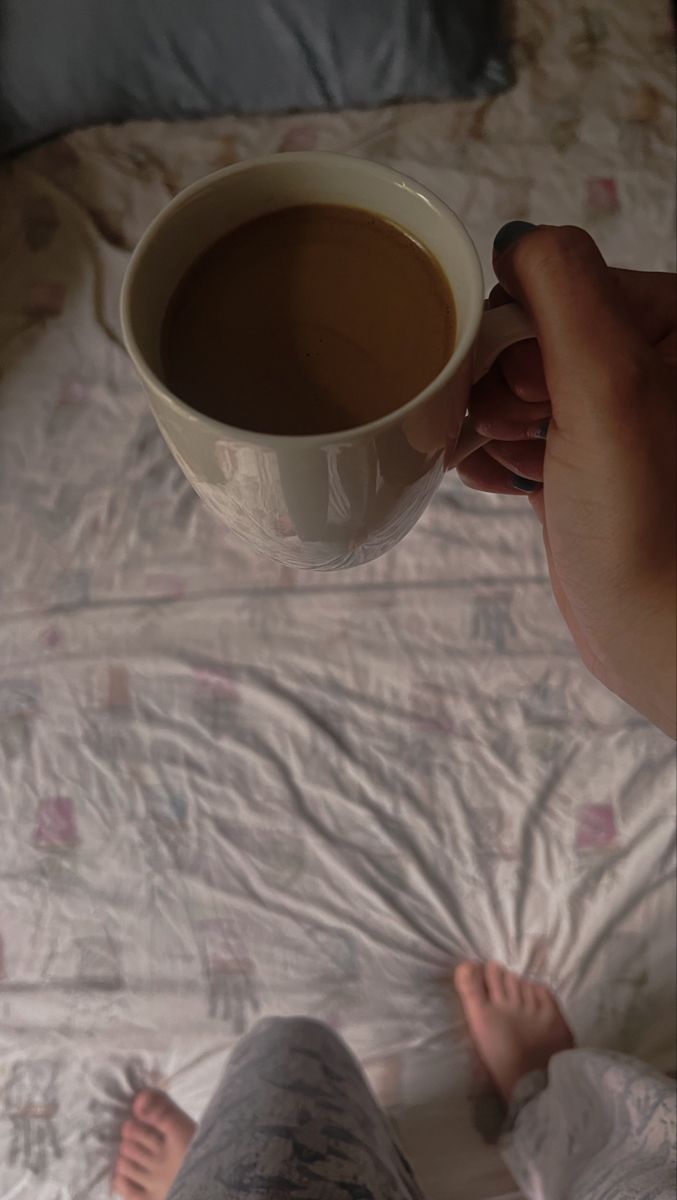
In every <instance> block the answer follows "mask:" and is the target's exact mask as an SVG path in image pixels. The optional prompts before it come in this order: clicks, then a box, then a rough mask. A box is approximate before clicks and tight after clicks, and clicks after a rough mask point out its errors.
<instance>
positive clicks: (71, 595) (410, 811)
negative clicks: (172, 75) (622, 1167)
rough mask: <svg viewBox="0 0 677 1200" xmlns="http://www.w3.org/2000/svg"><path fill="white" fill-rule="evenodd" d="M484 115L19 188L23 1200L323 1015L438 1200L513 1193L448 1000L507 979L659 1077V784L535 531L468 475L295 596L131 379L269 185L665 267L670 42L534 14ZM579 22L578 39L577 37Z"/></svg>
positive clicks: (33, 178)
mask: <svg viewBox="0 0 677 1200" xmlns="http://www.w3.org/2000/svg"><path fill="white" fill-rule="evenodd" d="M518 7H519V8H520V14H521V15H520V16H519V21H518V27H517V30H516V39H515V53H516V60H517V67H518V70H519V76H520V82H519V84H518V86H517V87H516V88H515V90H514V91H513V92H512V93H510V94H507V95H504V96H501V97H499V98H495V99H492V100H489V101H483V102H473V103H470V104H464V105H459V104H454V103H450V104H439V105H415V106H404V107H399V108H391V109H385V110H381V111H378V112H373V113H342V114H338V115H332V116H316V117H310V118H309V117H308V116H303V117H300V116H298V117H293V116H292V117H287V118H276V119H270V118H265V119H264V118H259V119H251V120H250V119H247V120H236V119H227V118H224V119H218V120H209V121H204V122H199V123H198V122H196V123H190V124H182V125H175V126H167V125H164V124H130V125H128V126H124V127H119V128H110V127H103V128H97V129H92V130H89V131H87V132H83V133H75V134H72V135H70V136H68V137H64V138H62V139H60V140H58V141H55V142H52V143H49V144H46V145H44V146H43V147H40V148H38V149H36V150H34V151H32V152H31V153H29V154H27V155H25V156H23V157H21V158H19V159H17V160H15V161H14V162H13V163H10V164H7V165H6V166H5V167H4V168H3V169H2V173H1V175H0V264H1V271H0V805H1V813H2V838H1V839H0V976H1V980H0V1196H2V1197H4V1198H7V1200H8V1198H9V1197H11V1198H12V1200H84V1198H87V1200H100V1198H102V1197H104V1196H106V1195H108V1188H109V1182H108V1180H109V1175H110V1168H111V1164H112V1161H113V1156H114V1149H115V1139H116V1136H117V1130H118V1128H119V1123H120V1121H121V1119H122V1117H123V1115H124V1112H125V1107H126V1105H127V1104H128V1102H129V1098H130V1097H131V1095H132V1092H133V1090H134V1089H135V1088H137V1087H138V1086H140V1085H141V1084H142V1083H143V1082H147V1081H155V1082H158V1083H160V1084H162V1085H163V1086H166V1087H167V1088H168V1089H169V1090H170V1092H171V1094H172V1095H173V1096H174V1097H175V1098H176V1099H177V1101H178V1102H179V1103H182V1104H184V1105H185V1106H186V1107H187V1108H188V1110H189V1111H190V1112H191V1113H192V1114H194V1115H196V1116H197V1115H198V1114H199V1113H200V1112H201V1110H202V1109H203V1107H204V1106H205V1104H206V1102H207V1100H208V1098H209V1096H210V1093H211V1091H212V1089H213V1088H214V1086H215V1083H216V1080H217V1077H218V1074H219V1071H220V1068H221V1066H222V1064H223V1062H224V1061H225V1058H226V1056H227V1054H228V1051H229V1049H230V1047H231V1046H232V1045H233V1043H234V1041H235V1040H236V1039H237V1038H238V1036H239V1035H240V1034H241V1033H242V1032H243V1031H244V1030H246V1029H247V1028H249V1027H250V1026H251V1024H252V1023H253V1022H254V1021H255V1020H256V1019H257V1017H259V1016H261V1015H266V1014H272V1013H282V1014H291V1013H311V1014H314V1015H316V1016H319V1017H322V1018H324V1019H325V1020H327V1021H329V1022H330V1023H331V1024H332V1026H333V1027H334V1028H336V1029H338V1030H340V1031H341V1032H342V1033H343V1034H344V1036H345V1037H346V1038H347V1039H348V1040H349V1042H350V1043H351V1045H352V1046H353V1047H354V1049H355V1050H356V1051H357V1053H358V1054H359V1055H360V1056H361V1057H362V1059H363V1061H364V1062H365V1064H366V1066H367V1069H368V1072H369V1075H370V1078H371V1079H372V1082H373V1084H374V1086H375V1087H376V1089H377V1091H378V1094H379V1095H380V1096H381V1097H382V1099H383V1100H384V1102H385V1103H386V1104H387V1105H388V1107H389V1108H390V1110H391V1112H392V1113H393V1116H394V1118H395V1120H396V1122H397V1124H398V1127H399V1129H400V1132H401V1135H402V1138H403V1140H404V1143H405V1147H406V1149H407V1151H408V1152H409V1153H410V1155H411V1157H412V1160H413V1162H414V1164H415V1166H416V1168H417V1171H418V1173H419V1176H420V1179H421V1182H422V1185H423V1186H424V1188H425V1189H426V1191H427V1194H428V1195H429V1196H430V1197H431V1200H453V1198H454V1197H457V1198H458V1197H462V1198H463V1200H472V1198H473V1197H480V1196H484V1197H487V1196H492V1197H498V1196H504V1197H505V1196H507V1195H508V1194H511V1195H512V1194H513V1191H514V1185H512V1184H511V1181H510V1179H509V1177H508V1176H507V1175H506V1173H505V1172H504V1170H503V1169H502V1167H501V1166H500V1163H499V1160H498V1156H497V1154H496V1152H495V1150H494V1149H493V1148H492V1147H491V1146H490V1145H488V1144H486V1142H485V1139H486V1138H489V1139H490V1138H491V1134H492V1131H494V1132H495V1128H496V1113H495V1111H494V1109H493V1107H492V1103H491V1100H490V1097H489V1096H488V1094H487V1091H486V1087H485V1085H484V1083H483V1081H482V1080H481V1077H480V1076H479V1074H478V1073H477V1071H476V1069H475V1067H474V1066H473V1064H472V1060H471V1058H470V1056H469V1054H468V1050H467V1045H466V1041H465V1038H464V1034H463V1027H462V1021H461V1018H460V1014H459V1011H458V1008H457V1005H456V1003H455V1001H454V999H453V997H452V995H451V992H450V985H449V976H450V971H451V968H452V967H453V964H454V962H455V961H457V960H458V959H459V957H460V956H466V955H477V956H480V957H482V958H484V957H486V956H495V957H497V958H499V959H501V960H503V961H506V962H507V963H509V964H511V965H512V966H513V967H515V968H517V969H519V970H524V971H531V972H534V973H535V974H537V975H539V976H540V977H542V978H544V979H545V980H547V981H548V982H549V983H550V984H551V985H552V986H553V987H555V988H556V990H557V992H558V994H559V995H560V997H561V999H562V1003H563V1005H564V1006H565V1009H566V1012H567V1013H568V1014H569V1016H570V1019H571V1021H572V1023H573V1025H574V1027H575V1030H576V1033H577V1035H578V1036H579V1037H580V1038H581V1039H582V1040H583V1041H585V1042H588V1043H590V1044H593V1045H599V1046H612V1047H620V1048H623V1049H625V1050H628V1051H630V1052H632V1053H635V1054H637V1055H639V1056H642V1057H644V1058H646V1059H647V1060H649V1061H651V1062H652V1063H655V1064H657V1065H658V1066H661V1067H665V1068H669V1067H671V1066H673V1065H674V1045H673V1029H672V1015H671V1014H672V1001H673V993H674V980H673V967H672V954H671V940H672V933H673V920H674V890H673V887H674V884H673V880H674V845H673V815H672V806H673V793H674V777H673V750H672V746H671V744H670V743H669V742H668V741H667V739H666V738H664V737H663V736H662V735H661V734H660V733H657V732H656V731H654V730H652V729H651V728H649V727H648V726H647V725H646V723H645V722H644V721H642V720H641V719H639V718H638V717H637V716H635V715H634V714H633V713H632V712H631V711H629V710H628V709H627V708H626V707H625V706H624V705H623V704H622V703H621V702H620V701H617V700H616V699H615V698H613V697H612V696H610V695H608V694H607V693H606V692H605V691H604V689H603V688H602V687H601V686H599V685H598V684H596V683H595V682H594V681H593V680H592V679H591V678H590V677H588V675H587V674H586V672H585V671H584V669H583V668H582V667H581V666H580V664H579V663H578V661H577V659H576V657H575V655H574V653H573V652H572V648H571V644H570V641H569V638H568V636H567V633H566V630H565V628H564V626H563V624H562V621H561V619H560V617H559V615H558V613H557V611H556V609H555V606H554V603H553V601H552V599H551V596H550V591H549V588H548V583H547V578H546V568H545V563H544V556H543V551H542V547H541V539H540V533H539V529H538V526H537V524H536V522H535V521H534V519H533V518H532V515H531V511H530V509H529V506H528V504H527V503H526V502H525V501H522V500H520V499H514V500H513V499H507V500H506V499H504V498H494V497H490V496H483V495H479V494H475V493H472V492H470V491H467V490H465V489H464V488H463V486H462V485H461V483H460V481H459V480H458V479H456V478H454V477H448V478H447V480H446V482H445V485H444V487H443V488H442V489H441V491H440V492H439V494H438V495H437V497H436V499H435V501H434V503H433V504H432V506H431V508H430V509H429V511H428V512H427V513H426V514H425V516H424V517H423V519H422V520H421V522H420V524H419V525H418V526H417V528H416V529H415V530H414V531H413V532H412V533H411V534H410V536H409V537H408V538H407V539H406V541H405V542H404V543H403V544H402V545H401V546H400V547H398V548H397V549H396V550H395V551H394V552H392V553H391V554H389V555H388V556H386V557H385V558H383V559H381V560H379V561H378V562H375V563H373V564H370V565H369V566H367V567H364V568H360V569H358V570H354V571H352V572H344V573H338V574H336V575H327V576H318V575H313V574H302V573H298V574H297V573H294V572H292V571H290V570H288V569H286V568H284V567H281V566H279V565H276V564H273V563H269V562H267V561H265V560H263V559H260V558H258V557H256V556H255V555H254V554H253V553H252V552H250V551H249V550H248V549H247V547H246V546H245V545H243V544H240V543H239V542H237V541H236V540H235V539H234V538H233V537H232V536H231V535H230V534H229V533H228V531H227V530H225V529H224V528H221V527H220V526H219V525H218V524H216V523H215V521H214V520H213V519H212V517H210V516H209V515H208V514H207V513H206V512H205V511H203V509H202V508H201V507H200V504H199V503H198V501H197V499H196V497H195V496H194V495H193V493H192V492H191V491H190V489H189V487H188V485H187V483H186V482H185V481H184V479H183V478H182V476H181V474H180V473H179V470H178V468H177V466H176V464H175V463H174V461H173V459H172V458H171V457H170V455H169V453H168V452H167V450H166V448H165V445H164V443H163V442H162V440H161V438H160V436H159V434H158V432H157V430H156V428H155V425H154V423H153V421H152V419H151V417H150V414H149V412H148V409H147V407H146V405H145V403H144V399H143V396H142V394H141V390H140V387H139V385H138V383H137V381H136V380H135V378H134V375H133V373H132V370H131V367H130V364H129V363H128V361H127V358H126V356H125V353H124V351H123V349H122V348H121V345H120V336H119V325H118V317H117V297H118V291H119V285H120V280H121V277H122V273H123V271H124V268H125V264H126V262H127V259H128V255H129V252H130V250H131V248H132V247H133V245H134V243H135V241H136V239H137V238H138V236H139V234H140V233H141V231H142V230H143V228H144V227H145V225H146V223H147V222H148V220H149V219H150V218H151V217H152V216H153V214H154V213H156V212H157V211H158V209H159V208H160V207H161V206H162V205H163V204H164V203H165V202H166V201H167V199H168V198H169V197H170V196H171V195H173V194H174V193H175V192H176V191H177V190H178V189H180V188H181V187H183V186H184V185H186V184H188V183H190V182H191V181H193V180H194V179H196V178H198V177H200V176H201V175H203V174H205V173H207V172H209V171H211V170H213V169H215V168H218V167H220V166H223V165H224V164H227V163H230V162H233V161H236V160H237V159H240V158H243V157H246V156H248V155H252V154H257V153H264V152H270V151H284V150H288V149H297V148H306V147H317V148H322V149H327V150H341V151H347V152H350V153H352V154H358V155H365V156H368V157H370V158H375V159H380V160H382V161H384V162H388V163H390V164H392V165H394V166H395V167H398V168H401V169H402V170H403V171H406V172H407V173H410V174H412V175H414V176H416V177H417V178H419V179H420V180H422V181H423V182H424V183H425V184H427V185H429V186H430V187H432V188H433V189H434V190H436V191H437V192H438V193H439V194H440V195H441V196H443V197H444V198H445V199H446V200H448V201H449V202H450V203H451V204H452V206H453V207H454V208H455V209H456V210H457V211H458V212H459V213H460V214H461V215H462V217H463V219H464V220H465V222H466V223H467V226H468V228H469V230H470V232H471V234H472V236H473V237H474V238H475V240H476V241H477V244H478V247H479V248H480V251H481V254H482V257H483V261H484V264H485V267H486V268H487V280H488V281H489V279H490V274H489V263H490V245H491V239H492V237H493V234H494V232H495V230H496V228H497V227H498V226H499V225H500V224H501V223H502V222H503V221H504V220H507V219H509V218H515V217H520V218H530V219H534V220H545V221H550V222H560V221H574V222H577V223H580V224H583V225H584V226H586V227H587V228H588V229H589V230H590V231H591V232H592V233H593V234H594V235H595V236H596V237H597V238H598V240H599V242H600V244H601V245H602V247H603V249H604V251H605V253H606V254H607V255H608V257H609V259H610V260H612V261H614V262H616V263H618V264H621V265H627V266H638V267H651V268H663V269H664V268H670V269H673V268H674V262H673V240H672V239H673V230H674V204H673V153H674V146H673V131H674V108H673V87H674V81H673V65H672V64H673V46H672V31H671V25H670V20H669V15H668V9H667V5H664V4H663V3H661V2H659V0H646V2H645V3H644V4H643V5H641V6H634V5H618V4H614V3H613V0H598V2H597V3H595V4H590V5H575V6H570V8H569V9H568V10H566V6H565V7H564V8H563V7H562V6H557V5H556V4H555V2H554V0H541V2H540V3H534V4H529V5H526V4H525V5H522V6H518ZM565 10H566V11H565Z"/></svg>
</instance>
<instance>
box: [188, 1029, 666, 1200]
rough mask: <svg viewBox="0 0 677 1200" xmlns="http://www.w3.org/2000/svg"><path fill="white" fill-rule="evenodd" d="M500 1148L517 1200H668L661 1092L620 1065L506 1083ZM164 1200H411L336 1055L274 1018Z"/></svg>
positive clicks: (244, 1046) (579, 1054)
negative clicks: (510, 1096)
mask: <svg viewBox="0 0 677 1200" xmlns="http://www.w3.org/2000/svg"><path fill="white" fill-rule="evenodd" d="M502 1150H503V1154H504V1158H505V1161H506V1162H507V1164H508V1166H509V1168H510V1170H511V1172H512V1174H513V1176H514V1178H515V1180H516V1182H517V1183H518V1185H519V1186H520V1188H521V1189H522V1191H523V1192H524V1195H525V1196H526V1197H528V1200H674V1197H675V1090H674V1086H673V1085H672V1083H671V1081H670V1080H668V1079H667V1078H665V1077H663V1076H661V1075H659V1074H657V1073H654V1072H653V1071H651V1070H649V1069H648V1068H647V1067H645V1066H643V1065H642V1064H640V1063H638V1062H635V1061H634V1060H633V1059H630V1058H626V1057H624V1056H621V1055H610V1054H603V1053H598V1052H596V1051H592V1050H566V1051H564V1052H563V1053H561V1054H558V1055H556V1056H555V1057H554V1058H553V1059H552V1061H551V1063H550V1065H549V1069H548V1076H547V1079H546V1076H545V1073H543V1072H537V1073H535V1074H533V1075H530V1076H528V1077H527V1078H526V1079H524V1080H522V1081H521V1083H520V1084H519V1085H518V1088H517V1094H516V1096H515V1101H514V1103H513V1106H512V1109H511V1113H510V1115H509V1119H508V1132H507V1133H506V1134H505V1135H504V1138H503V1142H502ZM449 1192H450V1195H452V1196H453V1195H454V1186H453V1179H450V1180H449ZM168 1200H423V1197H422V1193H421V1191H420V1189H419V1187H418V1185H417V1183H416V1180H415V1179H414V1176H413V1174H412V1171H411V1168H410V1167H409V1165H408V1163H407V1161H406V1159H405V1158H404V1157H403V1155H402V1153H401V1152H400V1150H399V1149H398V1147H397V1144H396V1142H395V1140H394V1136H393V1133H392V1130H391V1129H390V1126H389V1123H388V1119H387V1117H386V1116H385V1114H384V1112H383V1110H382V1109H381V1108H380V1106H379V1105H378V1103H377V1101H376V1100H375V1098H374V1096H373V1095H372V1093H371V1091H370V1089H369V1087H368V1085H367V1082H366V1080H365V1078H364V1076H363V1074H362V1071H361V1069H360V1067H359V1066H358V1064H357V1062H356V1061H355V1059H354V1058H353V1056H352V1055H351V1053H350V1051H349V1050H348V1048H347V1047H346V1046H345V1044H344V1043H343V1042H342V1041H341V1040H340V1039H339V1038H337V1037H336V1036H335V1034H333V1033H332V1032H331V1030H330V1029H329V1028H328V1027H327V1026H325V1025H322V1024H320V1022H318V1021H311V1020H306V1019H304V1018H292V1019H278V1018H276V1019H273V1020H266V1021H261V1022H260V1023H259V1024H258V1025H257V1026H256V1027H255V1029H253V1030H252V1032H251V1033H249V1034H248V1035H247V1036H246V1037H245V1038H243V1039H242V1041H241V1042H240V1043H239V1044H238V1045H237V1046H236V1047H235V1050H234V1052H233V1054H232V1056H231V1059H230V1061H229V1063H228V1066H227V1068H226V1072H225V1074H224V1076H223V1079H222V1080H221V1083H220V1084H219V1087H218V1089H217V1091H216V1094H215V1095H214V1097H213V1099H212V1101H211V1103H210V1105H209V1107H208V1109H207V1111H206V1113H205V1115H204V1117H203V1119H202V1121H201V1122H200V1124H199V1126H198V1129H197V1132H196V1134H195V1138H194V1140H193V1142H192V1143H191V1146H190V1149H189V1151H188V1154H187V1155H186V1158H185V1160H184V1163H183V1166H182V1168H181V1171H180V1172H179V1174H178V1176H177V1178H176V1180H175V1181H174V1186H173V1188H172V1190H171V1192H170V1194H169V1197H168Z"/></svg>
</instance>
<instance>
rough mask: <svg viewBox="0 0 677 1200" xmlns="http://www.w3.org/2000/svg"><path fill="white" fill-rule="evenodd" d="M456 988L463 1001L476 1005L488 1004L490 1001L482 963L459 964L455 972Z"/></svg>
mask: <svg viewBox="0 0 677 1200" xmlns="http://www.w3.org/2000/svg"><path fill="white" fill-rule="evenodd" d="M454 986H455V988H456V991H457V992H458V994H459V996H460V997H461V999H462V1000H470V1001H473V1002H474V1003H476V1004H486V1003H487V1001H488V996H487V989H486V986H485V983H484V971H483V969H482V967H481V965H480V963H476V962H462V963H459V965H458V966H457V968H456V970H455V971H454Z"/></svg>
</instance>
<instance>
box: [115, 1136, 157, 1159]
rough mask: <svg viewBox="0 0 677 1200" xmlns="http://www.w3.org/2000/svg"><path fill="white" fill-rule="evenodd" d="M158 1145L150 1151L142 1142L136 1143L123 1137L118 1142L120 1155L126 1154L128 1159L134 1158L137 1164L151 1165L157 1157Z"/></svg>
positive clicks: (133, 1139) (132, 1139)
mask: <svg viewBox="0 0 677 1200" xmlns="http://www.w3.org/2000/svg"><path fill="white" fill-rule="evenodd" d="M158 1149H159V1143H158V1145H157V1146H154V1147H153V1149H152V1150H151V1149H150V1148H149V1147H148V1146H144V1145H143V1143H142V1142H137V1141H136V1139H135V1138H130V1137H123V1138H121V1140H120V1153H121V1154H126V1155H127V1157H128V1158H135V1159H136V1160H137V1162H141V1163H152V1162H155V1161H156V1159H157V1157H158Z"/></svg>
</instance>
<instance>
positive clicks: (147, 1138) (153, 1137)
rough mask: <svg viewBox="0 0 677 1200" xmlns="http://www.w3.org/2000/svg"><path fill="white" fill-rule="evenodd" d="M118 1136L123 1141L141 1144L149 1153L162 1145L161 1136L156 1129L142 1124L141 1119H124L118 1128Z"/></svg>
mask: <svg viewBox="0 0 677 1200" xmlns="http://www.w3.org/2000/svg"><path fill="white" fill-rule="evenodd" d="M120 1137H121V1139H122V1141H123V1142H133V1143H134V1144H135V1145H138V1146H143V1148H144V1149H145V1150H147V1151H149V1152H150V1153H154V1152H156V1151H157V1150H158V1149H159V1148H160V1146H161V1145H162V1138H161V1136H160V1134H159V1133H158V1132H157V1130H156V1129H152V1128H151V1126H150V1125H144V1124H143V1122H142V1121H135V1120H131V1121H125V1123H124V1125H123V1126H122V1129H121V1130H120Z"/></svg>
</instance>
